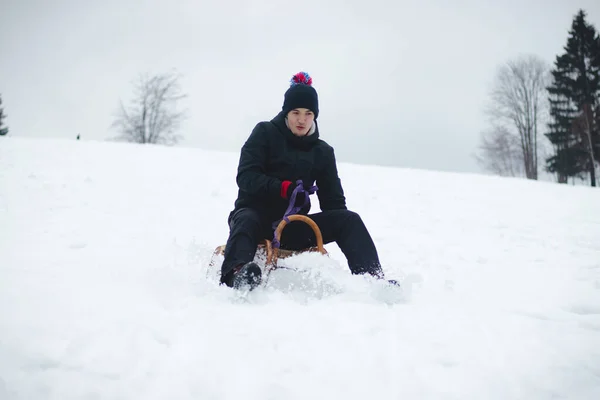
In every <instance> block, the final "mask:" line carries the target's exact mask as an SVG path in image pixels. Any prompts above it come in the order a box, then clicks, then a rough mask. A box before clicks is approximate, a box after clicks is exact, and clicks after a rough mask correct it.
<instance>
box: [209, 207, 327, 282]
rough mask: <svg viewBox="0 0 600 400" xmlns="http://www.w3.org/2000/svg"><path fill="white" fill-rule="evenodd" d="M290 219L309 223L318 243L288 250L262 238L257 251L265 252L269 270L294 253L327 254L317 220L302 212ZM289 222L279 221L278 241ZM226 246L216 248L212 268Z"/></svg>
mask: <svg viewBox="0 0 600 400" xmlns="http://www.w3.org/2000/svg"><path fill="white" fill-rule="evenodd" d="M288 220H289V222H293V221H301V222H304V223H306V224H308V225H309V226H310V227H311V228H312V230H313V232H314V234H315V237H316V239H317V245H316V246H313V247H308V248H305V249H301V250H287V249H280V248H277V247H273V243H272V242H271V240H268V239H264V240H262V241H261V242H260V243H259V244H258V248H257V251H258V252H263V253H264V254H265V255H266V263H265V267H266V268H267V270H268V271H270V270H272V269H275V268H277V260H279V259H284V258H288V257H291V256H294V255H298V254H302V253H308V252H310V253H315V252H318V253H321V254H323V255H327V250H325V247H324V245H323V235H322V234H321V230H320V229H319V227H318V225H317V224H316V223H315V221H313V220H312V219H311V218H310V217H308V216H306V215H301V214H294V215H290V216H289V217H288ZM287 224H288V222H286V221H285V220H282V221H281V222H280V223H279V225H277V228H276V229H275V238H276V239H277V241H280V240H281V233H282V231H283V229H284V228H285V227H286V225H287ZM225 247H226V245H221V246H218V247H217V248H216V249H215V251H214V253H213V257H212V259H211V261H210V264H209V267H211V268H212V267H213V266H214V258H215V256H223V255H225Z"/></svg>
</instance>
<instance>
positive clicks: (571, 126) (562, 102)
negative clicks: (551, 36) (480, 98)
mask: <svg viewBox="0 0 600 400" xmlns="http://www.w3.org/2000/svg"><path fill="white" fill-rule="evenodd" d="M586 17H587V15H586V12H585V11H584V10H581V9H580V10H579V11H578V13H577V14H576V15H575V16H574V18H573V20H572V23H571V27H570V29H569V30H568V35H567V38H566V43H565V45H564V47H563V51H562V52H561V53H560V54H557V55H556V58H555V59H554V62H553V64H551V65H550V64H549V63H547V62H546V61H544V60H543V59H542V58H540V57H539V56H536V55H532V54H527V55H522V56H518V57H516V58H514V59H512V60H509V61H508V62H506V63H505V64H503V65H501V66H500V67H499V68H498V70H497V72H496V75H495V79H494V85H493V87H492V90H491V91H490V94H489V102H488V104H487V106H486V108H485V111H484V112H485V115H486V116H487V117H488V124H489V125H488V127H487V129H486V130H485V131H483V132H482V134H481V143H480V145H479V152H478V154H477V155H476V158H477V160H478V162H479V163H480V164H481V165H482V167H484V168H485V169H487V170H488V171H490V172H492V173H495V174H498V175H502V176H517V177H525V178H527V179H534V180H535V179H538V177H539V175H540V172H541V171H544V172H547V173H550V174H552V175H553V176H554V177H555V179H556V181H557V182H559V183H568V181H569V180H571V181H573V182H574V181H575V180H587V181H589V184H590V185H591V186H597V185H598V183H599V178H600V176H599V175H600V174H599V171H600V164H599V162H600V35H599V34H598V32H597V31H596V29H595V27H594V26H593V25H592V24H590V23H588V22H587V21H586Z"/></svg>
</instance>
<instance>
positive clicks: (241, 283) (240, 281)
mask: <svg viewBox="0 0 600 400" xmlns="http://www.w3.org/2000/svg"><path fill="white" fill-rule="evenodd" d="M261 281H262V271H261V269H260V267H259V266H258V265H257V264H256V263H255V262H253V261H251V262H249V263H246V264H242V265H238V266H237V267H235V268H234V269H232V270H231V271H230V272H229V273H228V274H227V276H225V278H224V279H223V283H225V284H226V285H227V286H229V287H232V288H234V289H246V288H248V289H249V290H252V289H254V288H255V287H257V286H258V285H260V283H261Z"/></svg>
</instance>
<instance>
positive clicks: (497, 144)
mask: <svg viewBox="0 0 600 400" xmlns="http://www.w3.org/2000/svg"><path fill="white" fill-rule="evenodd" d="M586 17H587V15H586V13H585V11H584V10H581V9H580V10H579V11H578V13H577V14H576V15H575V16H574V17H573V20H572V23H571V27H570V29H569V30H568V32H567V33H568V35H567V38H566V44H565V45H564V47H563V51H562V52H561V53H560V54H557V55H556V58H555V60H554V63H553V64H552V66H550V64H549V63H547V62H546V61H545V60H543V59H542V58H540V57H539V56H537V55H534V54H527V55H522V56H519V57H516V58H514V59H512V60H509V61H508V62H506V63H505V64H503V65H501V66H500V67H499V68H498V70H497V72H496V75H495V79H494V85H493V87H492V90H491V92H490V96H489V101H488V104H487V105H486V107H485V115H486V116H487V118H488V126H487V128H486V129H485V130H484V131H483V132H482V133H481V142H480V145H479V147H478V152H477V154H476V155H475V157H476V159H477V161H478V162H479V163H480V165H481V166H482V167H483V168H484V169H486V170H488V171H490V172H492V173H495V174H498V175H502V176H515V177H525V178H527V179H534V180H537V179H538V178H539V176H540V172H542V171H543V172H546V173H550V174H552V175H553V176H554V177H555V179H556V181H557V182H559V183H568V181H569V180H571V181H573V182H574V181H575V180H576V179H579V180H584V179H587V180H589V183H590V185H591V186H597V185H598V181H599V179H600V173H599V172H600V36H599V34H598V32H597V31H596V29H595V27H594V26H593V25H591V24H590V23H588V22H587V21H586ZM179 78H180V76H179V75H177V74H175V73H164V74H156V75H140V76H139V77H138V79H137V81H135V82H134V88H133V97H132V100H131V102H130V104H129V105H128V106H127V107H126V106H125V105H124V104H123V103H122V102H121V103H120V107H119V109H118V112H117V115H116V116H115V118H114V122H113V124H112V128H113V129H115V131H116V132H117V133H118V136H117V137H116V138H115V139H118V140H125V141H129V142H136V143H158V144H167V145H171V144H176V143H177V142H178V141H179V140H180V139H181V135H180V134H179V129H180V125H181V123H182V121H183V120H184V119H185V118H186V113H185V112H184V111H181V110H179V108H178V102H179V101H180V100H181V99H183V98H184V97H186V95H185V94H184V93H183V92H182V89H181V85H180V83H179ZM1 105H2V99H1V98H0V136H4V135H6V134H7V133H8V127H5V126H3V124H4V122H3V120H4V119H5V117H6V115H4V113H3V109H2V107H1ZM78 139H79V136H78Z"/></svg>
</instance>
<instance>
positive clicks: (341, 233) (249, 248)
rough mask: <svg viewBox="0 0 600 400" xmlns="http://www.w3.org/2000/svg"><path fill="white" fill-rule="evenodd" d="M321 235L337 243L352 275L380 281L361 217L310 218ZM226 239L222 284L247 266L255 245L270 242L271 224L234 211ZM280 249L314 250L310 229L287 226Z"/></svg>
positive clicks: (331, 214) (341, 213)
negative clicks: (239, 268) (234, 269)
mask: <svg viewBox="0 0 600 400" xmlns="http://www.w3.org/2000/svg"><path fill="white" fill-rule="evenodd" d="M309 217H310V218H311V219H312V220H313V221H314V222H315V223H316V224H317V226H318V227H319V229H320V230H321V234H322V235H323V243H324V244H328V243H331V242H336V243H337V245H338V246H339V247H340V250H341V251H342V253H344V255H345V256H346V259H347V261H348V266H349V268H350V271H351V272H352V273H353V274H364V273H368V274H371V275H374V276H377V277H381V278H383V272H382V269H381V264H380V262H379V256H378V254H377V250H376V248H375V244H374V243H373V240H372V238H371V235H370V234H369V232H368V230H367V228H366V226H365V224H364V223H363V221H362V219H361V218H360V216H359V215H358V214H357V213H355V212H353V211H349V210H329V211H322V212H319V213H315V214H311V215H309ZM229 228H230V231H229V238H228V239H227V244H226V249H225V259H224V261H223V264H222V266H221V282H223V278H224V277H225V275H226V274H227V273H228V272H229V271H231V270H232V269H233V268H234V267H236V266H238V265H240V264H245V263H247V262H250V261H252V260H253V259H254V256H255V255H256V250H257V246H258V243H259V242H260V241H261V240H263V239H269V240H272V239H273V228H272V226H271V222H269V221H265V220H262V219H261V216H260V214H259V213H258V212H257V211H256V210H254V209H251V208H243V209H240V210H237V211H236V212H235V213H233V215H232V216H231V217H230V218H229ZM280 243H281V244H280V248H281V249H286V250H302V249H305V248H308V247H312V246H316V245H317V240H316V237H315V234H314V232H313V230H312V228H311V227H310V226H309V225H307V224H306V223H304V222H301V221H293V222H290V223H288V224H287V225H286V226H285V228H284V229H283V231H282V233H281V240H280Z"/></svg>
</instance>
